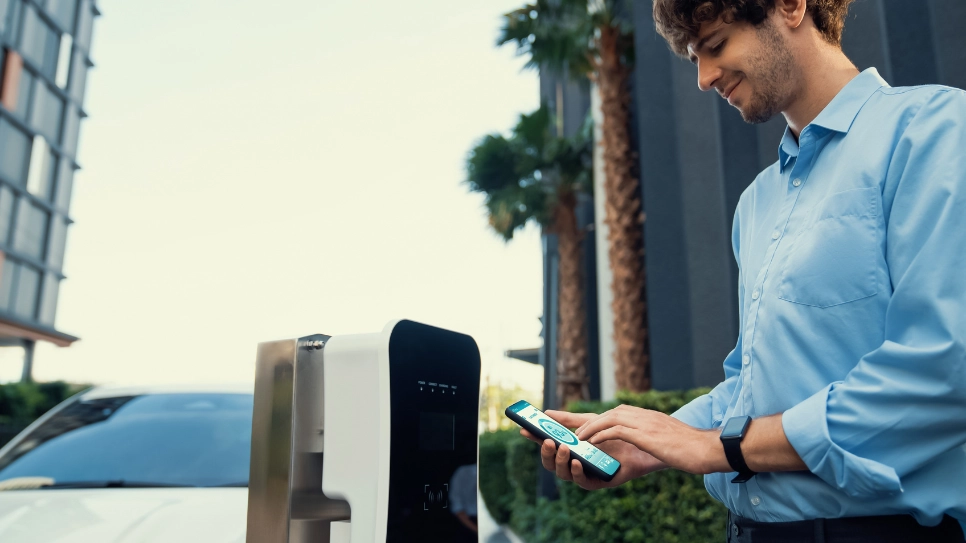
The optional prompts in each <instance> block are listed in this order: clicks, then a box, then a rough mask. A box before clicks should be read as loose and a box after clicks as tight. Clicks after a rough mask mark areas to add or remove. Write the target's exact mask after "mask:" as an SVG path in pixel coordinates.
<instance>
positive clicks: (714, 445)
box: [574, 405, 731, 474]
mask: <svg viewBox="0 0 966 543" xmlns="http://www.w3.org/2000/svg"><path fill="white" fill-rule="evenodd" d="M574 433H576V434H577V437H578V438H579V439H581V440H585V441H589V442H590V443H591V444H593V445H597V446H600V445H602V444H604V443H611V442H614V441H621V442H626V443H629V444H631V445H633V446H634V447H636V448H638V449H640V450H641V451H643V452H645V453H647V454H649V455H650V456H652V457H654V458H655V459H657V461H660V462H663V463H664V464H665V465H666V466H668V467H672V468H676V469H679V470H682V471H686V472H688V473H696V474H707V473H717V472H729V471H731V466H730V465H729V464H728V459H727V458H726V457H725V454H724V446H723V445H722V444H721V441H720V439H719V437H718V436H719V434H720V432H719V431H717V430H698V429H697V428H693V427H691V426H688V425H687V424H685V423H683V422H681V421H679V420H677V419H675V418H673V417H671V416H669V415H665V414H664V413H661V412H658V411H650V410H647V409H641V408H640V407H632V406H629V405H621V406H618V407H616V408H614V409H611V410H610V411H607V412H606V413H603V414H601V415H596V416H593V417H590V418H587V419H584V422H583V424H581V425H580V427H579V428H577V430H576V432H574ZM599 444H600V445H599ZM601 448H603V447H601Z"/></svg>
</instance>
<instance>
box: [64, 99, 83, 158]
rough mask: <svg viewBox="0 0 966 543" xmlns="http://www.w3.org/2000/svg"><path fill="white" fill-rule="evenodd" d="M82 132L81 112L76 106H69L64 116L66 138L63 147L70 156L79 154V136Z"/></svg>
mask: <svg viewBox="0 0 966 543" xmlns="http://www.w3.org/2000/svg"><path fill="white" fill-rule="evenodd" d="M79 132H80V114H79V113H78V112H77V108H75V107H74V106H67V114H66V115H65V116H64V139H63V141H62V142H61V147H62V148H63V149H64V152H65V153H67V154H68V155H70V156H77V136H78V135H79Z"/></svg>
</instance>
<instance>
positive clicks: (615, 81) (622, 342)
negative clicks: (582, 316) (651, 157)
mask: <svg viewBox="0 0 966 543" xmlns="http://www.w3.org/2000/svg"><path fill="white" fill-rule="evenodd" d="M600 30H601V33H600V37H599V39H598V50H599V56H598V57H597V58H596V59H594V64H595V66H594V67H595V73H596V79H597V86H598V88H599V89H600V98H601V113H602V116H603V123H602V126H601V130H602V132H603V146H604V174H605V181H604V192H605V205H604V209H605V217H604V222H605V224H607V228H608V235H607V240H608V242H609V248H608V259H609V260H610V267H611V270H612V271H613V280H612V282H611V290H612V291H613V295H614V300H613V302H612V305H611V308H612V309H613V313H614V345H615V350H614V371H615V374H616V375H615V378H616V385H617V388H618V389H624V390H632V391H635V392H640V391H644V390H648V389H650V378H649V377H650V368H649V359H648V353H649V350H650V349H649V345H648V340H649V334H648V330H647V303H646V298H645V291H644V287H645V275H644V273H645V272H644V235H643V223H644V214H643V212H642V210H641V193H640V183H639V182H638V179H637V177H636V176H635V175H634V160H635V158H636V153H634V152H633V151H632V150H631V147H630V110H629V109H630V108H629V106H630V89H629V87H628V82H629V80H630V74H631V70H630V67H629V66H627V65H626V64H625V63H624V62H623V61H622V60H621V58H620V53H619V52H620V50H621V47H620V46H621V45H622V44H621V43H620V40H621V39H622V35H621V32H620V31H619V29H618V28H616V27H604V28H601V29H600Z"/></svg>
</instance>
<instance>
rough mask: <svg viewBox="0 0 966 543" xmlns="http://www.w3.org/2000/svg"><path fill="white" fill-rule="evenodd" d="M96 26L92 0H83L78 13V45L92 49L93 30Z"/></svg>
mask: <svg viewBox="0 0 966 543" xmlns="http://www.w3.org/2000/svg"><path fill="white" fill-rule="evenodd" d="M93 28H94V6H93V5H92V4H91V0H81V2H80V11H79V12H78V13H77V32H75V33H74V42H75V43H76V44H77V46H78V47H80V48H82V49H84V50H86V51H90V50H91V31H92V30H93Z"/></svg>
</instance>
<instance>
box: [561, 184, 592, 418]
mask: <svg viewBox="0 0 966 543" xmlns="http://www.w3.org/2000/svg"><path fill="white" fill-rule="evenodd" d="M576 207H577V197H576V195H575V194H574V193H567V194H564V195H561V197H560V201H559V203H558V205H557V208H556V209H555V211H554V225H553V232H554V233H555V234H556V235H557V252H558V254H559V255H560V266H559V269H558V275H559V286H558V291H557V299H558V304H559V311H558V314H559V319H560V320H559V324H558V327H557V401H558V402H559V406H554V407H563V406H565V405H567V403H568V402H571V401H575V400H589V399H590V388H589V385H588V379H587V326H586V323H587V314H586V312H585V311H584V285H583V281H582V280H581V273H580V269H581V266H580V264H581V262H580V254H581V251H580V238H581V236H580V230H579V229H578V228H577V213H576Z"/></svg>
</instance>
